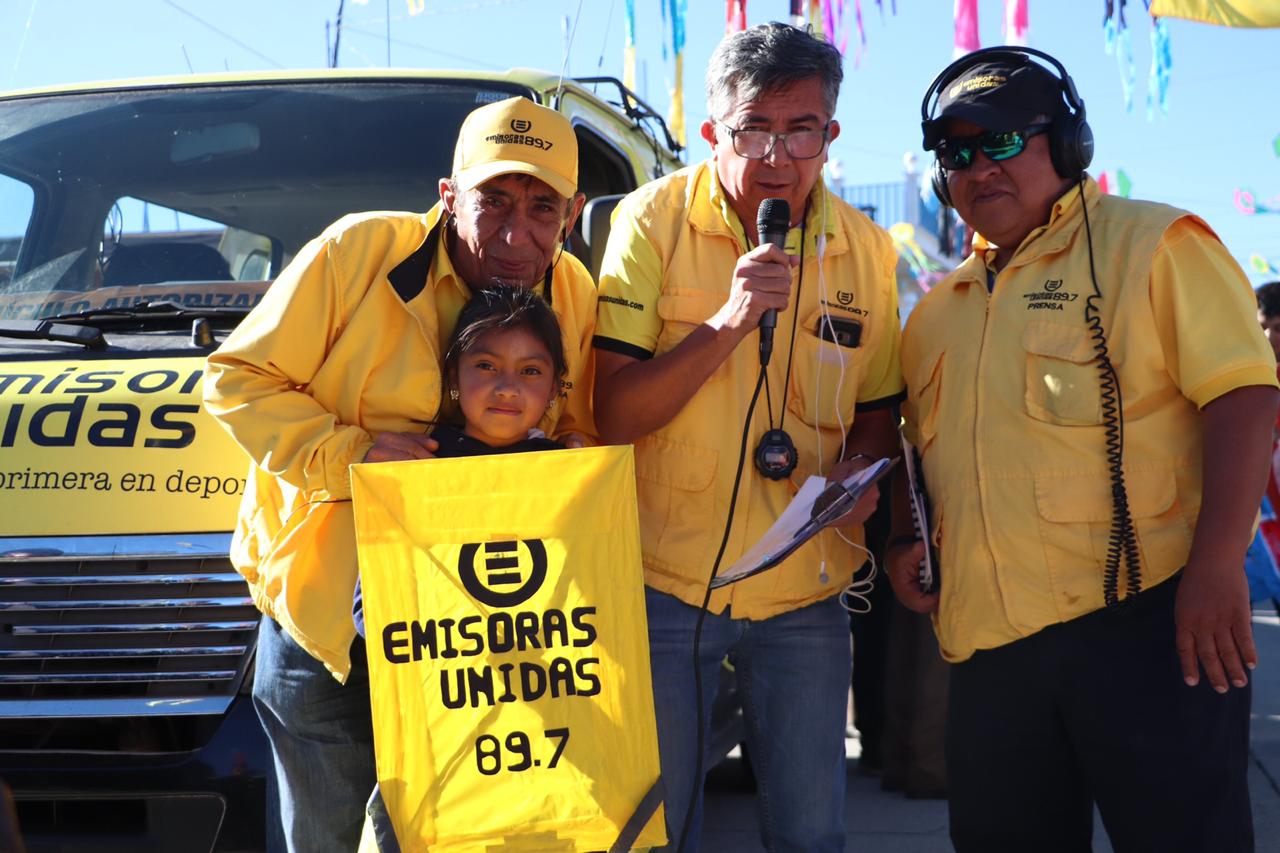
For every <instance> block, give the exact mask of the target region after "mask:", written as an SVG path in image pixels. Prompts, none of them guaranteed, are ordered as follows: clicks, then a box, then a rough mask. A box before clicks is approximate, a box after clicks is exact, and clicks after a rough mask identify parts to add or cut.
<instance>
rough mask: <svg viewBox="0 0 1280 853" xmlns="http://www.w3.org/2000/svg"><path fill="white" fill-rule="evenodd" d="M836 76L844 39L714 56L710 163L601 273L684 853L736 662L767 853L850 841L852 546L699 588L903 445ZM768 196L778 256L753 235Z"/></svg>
mask: <svg viewBox="0 0 1280 853" xmlns="http://www.w3.org/2000/svg"><path fill="white" fill-rule="evenodd" d="M841 77H842V70H841V58H840V53H839V51H837V50H836V48H835V47H833V46H832V45H830V44H828V43H827V42H825V41H822V40H820V39H817V38H814V37H813V36H811V35H809V34H807V33H805V32H804V31H802V30H799V29H796V28H794V27H790V26H786V25H784V24H765V25H761V26H757V27H753V28H751V29H749V30H746V31H744V32H741V33H737V34H735V35H732V36H730V37H728V38H726V39H725V40H724V41H723V42H721V44H720V46H719V47H718V48H717V49H716V51H715V53H714V55H713V56H712V59H711V62H710V65H709V67H708V69H707V102H708V106H709V107H710V110H711V118H709V119H708V120H707V121H705V122H703V124H702V137H703V139H705V140H706V141H707V142H708V143H709V144H710V146H711V151H712V156H711V159H710V160H709V161H706V162H703V163H700V164H698V165H695V166H691V167H689V168H686V169H682V170H680V171H678V172H676V173H674V174H672V175H668V176H667V177H665V178H662V179H659V180H657V181H654V182H652V183H650V184H647V185H646V186H644V187H641V188H640V189H639V190H637V191H636V192H634V193H632V194H631V195H630V196H628V197H627V198H626V199H625V200H624V201H623V202H622V204H621V206H620V207H619V208H618V210H617V213H616V215H615V218H614V222H613V230H612V233H611V234H610V237H609V244H608V248H607V250H606V252H605V258H604V264H603V268H602V271H601V278H600V300H599V302H600V308H599V319H598V321H597V329H596V338H595V346H596V357H597V376H596V385H595V389H596V396H595V408H596V418H597V423H598V424H599V425H600V430H601V435H602V436H603V437H604V438H605V439H606V440H609V441H613V442H635V450H636V475H637V481H638V482H637V485H638V489H639V501H640V527H641V549H642V551H643V559H644V570H645V582H646V585H647V589H646V602H647V606H648V624H649V642H650V653H651V660H652V667H653V688H654V703H655V706H656V711H657V722H658V743H659V750H660V757H661V762H662V775H663V782H664V787H665V792H666V799H665V808H666V816H667V831H668V835H669V836H670V839H671V844H672V847H673V848H674V847H675V846H676V845H677V844H678V843H679V839H680V838H681V837H682V835H683V836H684V837H685V839H686V840H685V845H684V850H685V851H693V850H696V849H697V844H698V837H699V834H700V829H701V790H702V779H701V778H700V777H699V776H698V774H697V772H696V768H698V767H699V766H700V764H701V762H700V757H699V752H698V750H699V747H704V748H705V738H706V735H707V728H708V727H707V726H706V719H707V717H708V716H709V713H707V712H708V711H709V709H710V707H711V700H712V698H713V696H714V693H715V685H716V681H717V673H718V671H719V669H720V662H721V660H722V659H723V658H724V657H725V656H726V654H727V655H728V656H729V658H730V661H731V662H732V663H733V664H734V667H735V670H734V671H735V677H736V679H737V682H738V686H739V693H740V695H741V697H742V702H743V710H744V712H745V714H746V720H747V741H748V746H749V748H750V752H751V760H752V765H753V767H754V769H755V771H756V776H757V778H758V780H759V782H760V787H759V796H760V797H761V800H762V803H761V808H760V815H761V833H762V836H763V840H764V844H765V847H766V848H767V849H769V850H774V851H809V853H813V851H830V850H840V849H843V842H844V820H843V808H844V784H845V755H844V726H845V708H846V698H847V695H848V689H849V672H850V643H849V620H848V615H847V614H846V612H845V610H844V609H843V608H842V607H841V604H840V600H839V593H840V592H841V590H842V589H844V587H845V586H846V584H848V583H849V582H850V578H851V575H852V573H853V570H854V568H855V567H856V566H857V565H859V564H861V563H862V561H863V558H862V556H860V552H855V550H854V548H852V547H851V546H850V545H849V544H847V542H846V541H841V539H840V538H839V537H838V536H837V535H836V533H835V531H832V530H828V531H824V532H822V533H820V534H819V535H818V537H816V538H815V539H814V540H811V541H810V542H809V543H808V544H806V545H805V546H803V547H801V548H800V550H798V551H797V552H796V553H795V554H793V555H792V556H790V557H789V558H788V559H787V560H786V561H784V562H783V563H782V564H781V565H780V566H779V567H777V568H774V569H771V570H770V571H768V572H765V573H763V574H758V575H756V576H754V577H752V578H749V579H747V580H743V581H741V582H739V583H736V584H733V585H731V586H728V587H724V588H720V589H717V590H716V591H715V593H714V594H709V593H708V584H709V581H710V579H711V574H712V571H713V567H715V566H717V565H718V566H719V567H720V568H727V567H728V566H730V565H732V564H733V563H734V562H735V561H736V560H737V559H738V558H739V557H740V556H741V555H742V554H743V553H744V552H745V551H746V550H747V549H748V548H750V547H751V546H752V545H753V544H754V543H755V542H756V541H757V540H758V539H760V537H761V536H762V535H763V534H764V532H765V531H766V530H767V529H768V528H769V526H770V525H771V524H773V522H774V521H775V520H776V519H777V518H778V516H779V515H780V514H781V513H782V511H783V509H784V508H785V507H786V505H787V504H788V502H790V500H791V499H792V497H794V495H795V493H796V487H797V486H798V485H799V484H801V483H803V482H804V481H805V479H806V478H807V477H809V476H812V475H820V476H826V477H829V478H837V477H842V476H847V475H848V474H849V473H852V471H854V470H856V469H858V468H860V467H864V466H865V465H866V464H868V462H869V459H867V458H864V457H881V456H886V455H890V454H892V453H893V452H894V447H895V446H896V434H895V431H894V428H893V420H892V417H891V415H890V412H891V411H892V406H891V404H892V403H893V402H895V401H896V400H897V399H898V398H899V396H900V393H901V390H902V381H901V376H900V373H899V371H898V363H897V361H898V359H897V356H898V340H899V327H898V317H897V295H896V290H895V279H894V269H895V266H896V264H897V258H896V255H895V253H894V250H893V246H892V243H891V241H890V239H889V237H888V235H887V234H885V233H884V232H883V231H881V230H880V229H879V228H877V227H876V226H875V225H874V224H872V223H871V222H870V220H868V219H867V218H866V217H865V216H863V215H862V214H861V213H859V212H858V211H856V210H854V209H853V208H852V207H850V206H849V205H847V204H845V203H844V202H842V201H841V200H840V199H838V198H836V197H834V196H832V195H831V194H830V193H829V192H828V191H827V190H826V188H825V186H824V185H823V183H822V180H821V178H822V164H823V163H824V162H825V160H826V153H827V143H828V142H830V140H832V139H834V138H835V137H836V136H837V135H838V134H839V132H840V126H839V124H838V123H836V122H835V121H834V120H833V119H832V116H833V114H834V112H835V106H836V96H837V94H838V92H839V86H840V81H841ZM766 199H768V200H769V201H768V202H767V203H765V200H766ZM778 199H781V200H782V202H783V203H785V204H786V206H787V207H788V208H789V217H784V218H782V220H781V223H780V225H779V226H778V230H779V232H780V233H781V234H785V240H783V241H781V242H784V245H785V248H780V247H779V246H778V245H772V244H770V243H768V242H767V241H766V240H765V239H763V238H762V235H761V234H760V233H759V230H760V229H758V228H757V214H758V212H759V211H760V209H761V208H762V207H764V208H765V212H766V214H768V213H771V212H776V211H777V210H779V206H778V204H777V203H776V202H777V200H778ZM762 203H764V204H762ZM767 218H769V217H768V216H766V219H767ZM764 230H765V231H766V233H767V231H768V228H766V229H764ZM766 310H773V311H775V312H776V316H777V329H776V335H775V340H774V343H775V346H774V349H773V352H772V353H771V355H772V358H771V359H770V358H764V359H762V354H761V352H760V350H759V349H758V348H757V346H756V343H757V341H760V340H762V338H761V336H759V335H756V334H753V333H754V332H755V331H756V329H757V327H758V326H759V325H760V324H761V318H762V316H763V315H764V314H765V312H766ZM762 360H764V361H766V362H767V364H766V365H762ZM762 386H763V387H764V391H763V393H762V392H761V387H762ZM757 401H759V402H761V405H759V406H756V405H755V404H756V402H757ZM747 459H752V460H754V463H755V464H752V463H751V462H750V461H745V460H747ZM873 508H874V497H873V496H872V497H868V498H866V499H864V500H863V501H862V502H861V503H860V504H859V505H858V506H857V507H855V509H854V510H853V512H852V513H851V515H850V517H848V518H847V519H846V520H845V523H846V524H848V527H847V528H846V533H847V534H848V536H849V537H851V538H852V540H853V541H857V542H860V541H861V523H862V521H864V520H865V519H866V517H867V516H868V515H870V513H871V510H872V509H873ZM722 543H723V544H722ZM718 552H719V553H718ZM703 608H705V613H703V612H702V609H703ZM700 619H705V623H701V622H700ZM699 627H702V628H704V629H705V630H701V631H700V630H699ZM695 635H697V636H698V637H699V638H700V641H698V642H695V639H694V638H695ZM695 646H696V648H697V655H698V670H697V671H698V672H699V673H700V677H701V685H702V689H701V698H702V700H703V711H704V712H703V714H702V720H703V728H702V730H699V729H698V727H697V719H698V711H697V703H696V701H695V696H697V695H698V693H699V690H698V684H697V681H696V676H695V670H694V665H693V657H694V650H695ZM690 806H692V811H691V812H690V811H689V807H690ZM686 815H688V825H687V826H686Z"/></svg>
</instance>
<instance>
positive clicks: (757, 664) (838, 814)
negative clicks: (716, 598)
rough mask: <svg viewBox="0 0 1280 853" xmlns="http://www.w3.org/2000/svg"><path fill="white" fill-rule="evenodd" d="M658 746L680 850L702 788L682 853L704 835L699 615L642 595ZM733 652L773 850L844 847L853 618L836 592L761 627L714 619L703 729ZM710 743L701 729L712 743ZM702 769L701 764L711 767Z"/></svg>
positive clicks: (764, 833) (763, 823)
mask: <svg viewBox="0 0 1280 853" xmlns="http://www.w3.org/2000/svg"><path fill="white" fill-rule="evenodd" d="M645 604H646V609H647V611H648V617H649V654H650V660H651V664H652V667H653V702H654V709H655V711H656V712H657V718H658V751H659V758H660V760H661V763H662V777H663V781H664V783H665V786H666V794H667V796H666V800H665V803H666V816H667V835H668V837H669V839H670V849H671V850H675V848H676V844H677V843H678V842H679V839H680V830H681V828H682V827H683V825H684V818H685V812H686V810H687V808H688V805H689V795H690V793H691V791H693V790H694V788H695V783H696V789H697V800H696V801H695V803H694V819H693V824H692V826H691V827H690V832H689V838H688V840H687V841H686V843H685V853H693V851H696V850H697V849H698V841H699V838H700V836H701V832H702V782H703V780H702V779H696V780H695V779H694V778H693V776H694V766H695V761H696V753H695V751H694V750H695V749H696V748H697V737H698V733H697V725H696V716H695V715H696V710H695V707H694V696H695V691H694V676H693V631H694V625H695V623H696V622H697V619H698V608H696V607H690V606H689V605H687V604H685V603H684V602H682V601H680V600H679V599H677V598H675V597H674V596H670V595H666V594H664V593H660V592H656V591H654V590H652V589H648V588H646V589H645ZM725 655H728V656H729V660H730V661H731V662H732V663H733V665H734V670H735V678H736V680H737V687H738V692H739V695H740V696H741V699H742V709H743V713H744V715H745V718H746V728H747V747H748V748H749V749H750V751H751V764H752V767H753V768H754V770H755V774H756V781H757V783H758V791H759V793H758V795H757V799H756V809H757V816H758V818H759V821H760V835H761V839H762V841H763V842H764V846H765V849H766V850H769V851H771V853H791V851H797V853H798V852H799V851H805V853H818V852H819V851H839V850H843V849H844V791H845V755H844V728H845V718H846V707H847V706H846V703H847V697H848V693H849V675H850V670H851V668H852V665H853V663H852V652H851V648H850V637H849V615H848V613H846V612H845V610H844V608H843V607H842V606H841V605H840V602H839V600H838V599H837V598H836V597H832V598H828V599H826V600H824V601H820V602H818V603H816V604H811V605H809V606H808V607H804V608H801V609H799V610H793V611H791V612H789V613H783V614H781V615H778V616H774V617H772V618H769V619H764V620H761V621H758V622H753V621H750V620H747V619H734V618H732V617H731V616H730V615H729V612H728V611H726V612H725V613H724V614H721V615H719V616H716V615H713V614H710V613H708V614H707V617H706V622H705V624H704V625H703V628H702V642H701V646H700V648H699V666H700V668H701V670H702V688H703V695H702V702H703V706H704V708H703V724H704V729H706V728H709V726H708V725H707V724H708V722H709V720H710V718H711V702H712V699H713V698H714V696H715V689H716V682H717V676H718V673H719V669H720V662H721V660H722V659H723V658H724V657H725ZM709 740H710V736H709V732H708V731H705V730H704V732H703V743H704V745H705V744H706V743H707V742H708V741H709ZM703 769H704V771H705V769H706V767H705V761H704V768H703Z"/></svg>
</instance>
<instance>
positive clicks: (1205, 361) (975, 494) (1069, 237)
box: [902, 180, 1276, 661]
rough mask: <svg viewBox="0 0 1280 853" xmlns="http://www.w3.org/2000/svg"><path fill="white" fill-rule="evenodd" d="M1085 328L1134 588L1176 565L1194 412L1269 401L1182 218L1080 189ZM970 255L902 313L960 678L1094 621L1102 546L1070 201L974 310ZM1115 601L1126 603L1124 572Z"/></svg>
mask: <svg viewBox="0 0 1280 853" xmlns="http://www.w3.org/2000/svg"><path fill="white" fill-rule="evenodd" d="M1085 199H1086V203H1087V204H1088V210H1089V222H1090V225H1091V226H1092V231H1093V255H1094V259H1095V262H1096V264H1097V278H1098V286H1099V288H1100V289H1101V291H1102V299H1101V300H1100V302H1099V304H1100V306H1101V312H1100V315H1101V318H1102V324H1103V327H1104V328H1105V330H1106V338H1107V344H1108V347H1109V350H1110V354H1111V359H1112V362H1113V364H1114V366H1115V369H1116V371H1117V373H1118V374H1119V377H1120V387H1121V392H1122V399H1123V404H1124V472H1125V484H1126V487H1127V490H1128V496H1129V502H1130V511H1131V514H1132V516H1133V520H1134V524H1135V527H1136V528H1137V538H1138V542H1139V547H1140V551H1141V565H1142V586H1143V588H1144V589H1145V588H1148V587H1151V586H1154V585H1155V584H1157V583H1159V582H1160V581H1162V580H1164V579H1165V578H1168V577H1169V576H1170V575H1172V574H1173V573H1174V572H1177V571H1178V570H1179V569H1180V568H1181V567H1182V566H1183V564H1184V563H1185V562H1186V558H1187V554H1188V552H1189V551H1190V547H1191V535H1192V532H1193V531H1194V529H1195V524H1196V518H1197V515H1198V513H1199V509H1200V494H1201V471H1200V465H1201V440H1202V430H1201V421H1200V414H1199V408H1201V407H1203V406H1204V405H1205V404H1206V403H1208V402H1210V401H1211V400H1213V399H1214V398H1216V397H1218V396H1221V395H1222V394H1225V393H1227V392H1228V391H1231V390H1233V389H1235V388H1239V387H1243V386H1247V385H1271V386H1274V385H1275V384H1276V374H1275V358H1274V357H1273V356H1272V354H1271V350H1270V347H1269V346H1268V345H1267V342H1266V341H1265V339H1264V338H1263V337H1262V333H1261V331H1260V330H1259V328H1258V323H1257V319H1256V315H1255V302H1254V296H1253V293H1252V290H1251V289H1250V287H1249V283H1248V281H1247V280H1246V279H1245V277H1244V275H1243V274H1242V273H1241V272H1240V269H1239V267H1238V266H1236V264H1235V262H1234V261H1233V260H1232V259H1231V256H1230V255H1229V254H1228V253H1227V251H1226V249H1225V247H1223V245H1222V244H1221V243H1220V242H1219V241H1218V240H1217V238H1216V237H1215V236H1214V234H1213V232H1212V231H1210V230H1209V228H1208V226H1206V225H1205V224H1204V223H1203V222H1202V221H1200V220H1199V219H1197V218H1195V217H1193V216H1191V215H1190V214H1188V213H1186V212H1184V211H1181V210H1176V209H1174V208H1172V207H1166V206H1164V205H1158V204H1150V203H1145V202H1136V201H1129V200H1125V199H1119V198H1116V197H1114V196H1106V195H1102V194H1101V193H1100V192H1099V190H1098V188H1097V185H1096V184H1095V183H1094V182H1093V181H1092V180H1089V181H1088V182H1087V185H1086V189H1085ZM988 251H989V250H988V248H987V246H986V244H985V243H984V242H983V241H982V240H981V239H978V240H977V241H976V242H975V247H974V254H973V255H972V256H970V257H969V258H968V259H967V260H966V261H965V262H964V263H963V264H962V265H961V266H960V268H959V269H957V270H956V271H955V272H954V273H952V274H951V275H950V276H948V277H947V279H946V280H945V281H943V282H942V283H940V284H939V285H938V286H937V287H935V288H934V289H933V290H932V291H931V292H930V293H929V294H928V295H927V296H926V297H925V298H924V299H923V300H921V302H920V304H919V305H918V306H916V308H915V310H914V311H912V313H911V316H910V318H909V319H908V322H907V327H906V330H905V331H904V333H903V344H902V369H903V375H904V376H905V377H906V380H907V388H908V402H907V405H906V407H905V409H904V413H905V415H906V418H907V422H908V429H909V434H910V437H911V438H912V439H913V441H914V442H915V443H916V445H917V447H919V448H921V450H922V453H923V461H924V474H925V479H926V482H927V484H928V488H929V493H930V496H931V498H932V500H933V512H934V515H933V524H934V530H933V535H934V537H935V540H936V541H937V543H938V544H939V546H940V548H941V567H942V599H941V606H940V609H939V612H938V614H937V615H936V616H935V627H936V628H937V632H938V637H939V640H940V642H941V645H942V650H943V654H944V656H945V657H947V659H949V660H952V661H960V660H964V659H965V658H967V657H969V656H970V655H971V654H972V653H973V652H974V651H975V650H978V649H986V648H993V647H996V646H1001V645H1004V644H1006V643H1009V642H1012V641H1014V640H1017V639H1019V638H1021V637H1025V636H1028V635H1029V634H1033V633H1035V632H1036V631H1038V630H1040V629H1041V628H1044V627H1045V626H1047V625H1050V624H1053V623H1056V622H1065V621H1067V620H1069V619H1073V618H1075V617H1077V616H1081V615H1083V614H1085V613H1089V612H1091V611H1093V610H1097V609H1099V608H1101V607H1102V606H1103V595H1102V578H1103V568H1104V565H1105V560H1106V553H1107V545H1108V536H1109V533H1110V530H1111V513H1112V505H1111V493H1110V484H1109V480H1108V477H1107V473H1108V467H1107V457H1106V453H1105V445H1104V440H1103V426H1102V422H1103V400H1102V398H1101V395H1100V392H1099V385H1098V367H1097V363H1096V361H1095V348H1094V344H1093V340H1092V337H1091V336H1090V333H1089V328H1088V326H1087V325H1086V323H1085V316H1084V309H1085V301H1086V299H1087V298H1088V297H1089V295H1090V294H1091V293H1092V292H1093V286H1092V282H1091V279H1090V274H1089V247H1088V242H1087V240H1086V233H1085V229H1084V218H1083V215H1082V209H1081V204H1080V194H1079V192H1078V191H1077V190H1076V189H1075V188H1073V189H1071V190H1069V191H1068V192H1067V193H1066V194H1065V195H1064V196H1063V197H1062V198H1061V199H1060V200H1059V201H1058V203H1057V204H1056V206H1055V207H1054V209H1053V212H1052V215H1051V217H1050V221H1049V223H1048V225H1047V226H1045V227H1043V228H1040V229H1037V230H1036V231H1034V232H1032V234H1031V235H1029V236H1028V237H1027V239H1026V240H1025V241H1024V242H1023V243H1022V245H1021V246H1020V247H1018V249H1017V251H1016V252H1015V254H1014V255H1013V257H1012V259H1011V260H1010V261H1009V263H1008V264H1007V265H1006V267H1005V268H1004V269H1003V270H1001V271H1000V273H999V274H998V275H997V276H996V279H995V287H994V290H993V291H992V292H990V293H988V289H987V276H988V267H987V263H986V256H987V254H988ZM1120 591H1121V593H1123V591H1124V569H1123V566H1122V568H1121V580H1120Z"/></svg>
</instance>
